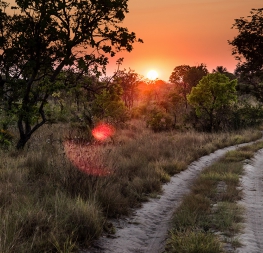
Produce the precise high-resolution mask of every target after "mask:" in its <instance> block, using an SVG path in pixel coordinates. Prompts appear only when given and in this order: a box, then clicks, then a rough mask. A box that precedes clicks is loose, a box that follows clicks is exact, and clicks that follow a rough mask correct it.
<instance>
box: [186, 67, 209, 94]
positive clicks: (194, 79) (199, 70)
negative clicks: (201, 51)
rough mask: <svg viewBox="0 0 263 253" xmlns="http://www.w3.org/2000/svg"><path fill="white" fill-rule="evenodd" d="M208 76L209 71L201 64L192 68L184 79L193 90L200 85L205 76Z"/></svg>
mask: <svg viewBox="0 0 263 253" xmlns="http://www.w3.org/2000/svg"><path fill="white" fill-rule="evenodd" d="M207 74H208V70H207V68H206V65H205V64H203V63H201V64H200V65H198V66H193V67H191V68H190V70H189V71H188V72H187V73H186V75H185V77H184V79H185V81H186V82H187V83H188V85H189V86H190V87H191V89H192V88H193V87H195V86H196V85H197V84H198V83H199V81H200V80H201V79H202V78H203V76H206V75H207ZM190 91H191V90H190Z"/></svg>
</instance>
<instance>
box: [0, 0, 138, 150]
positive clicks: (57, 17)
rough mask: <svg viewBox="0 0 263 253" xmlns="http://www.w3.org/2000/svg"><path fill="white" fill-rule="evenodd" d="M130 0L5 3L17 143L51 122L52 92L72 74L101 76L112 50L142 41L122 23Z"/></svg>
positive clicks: (5, 77)
mask: <svg viewBox="0 0 263 253" xmlns="http://www.w3.org/2000/svg"><path fill="white" fill-rule="evenodd" d="M127 2H128V0H104V1H100V0H83V1H79V0H52V1H51V0H45V1H44V0H35V1H33V0H31V1H28V0H16V4H17V6H16V7H15V8H16V11H15V13H14V14H12V15H10V14H8V13H7V11H5V8H2V9H0V20H1V22H0V76H1V77H0V99H1V106H2V107H4V109H5V110H8V111H9V112H10V113H12V114H13V115H16V117H17V126H18V130H19V134H20V138H19V140H18V143H17V148H23V147H24V145H25V144H26V142H27V141H28V140H29V139H30V137H31V135H32V134H33V133H34V132H35V131H36V130H37V129H39V128H40V127H41V126H42V125H43V124H44V123H46V121H47V119H46V115H45V105H46V104H47V103H48V98H49V97H50V95H52V93H53V92H55V91H58V90H61V89H63V88H65V87H68V86H69V85H70V77H71V76H72V74H74V76H75V77H76V78H78V77H79V78H80V77H81V76H83V75H87V76H92V75H95V76H97V77H99V76H100V74H101V73H102V72H105V66H106V65H107V63H108V58H107V55H110V56H114V55H115V54H116V53H117V52H119V51H121V50H127V51H131V50H132V49H133V47H132V45H133V43H134V42H136V41H139V42H142V40H141V39H137V38H136V35H135V33H133V32H131V33H130V32H129V31H128V29H127V28H125V27H121V26H120V25H119V24H120V23H121V22H122V21H123V19H124V18H125V14H126V13H127V12H128V6H127ZM16 13H18V14H16ZM62 71H63V72H62Z"/></svg>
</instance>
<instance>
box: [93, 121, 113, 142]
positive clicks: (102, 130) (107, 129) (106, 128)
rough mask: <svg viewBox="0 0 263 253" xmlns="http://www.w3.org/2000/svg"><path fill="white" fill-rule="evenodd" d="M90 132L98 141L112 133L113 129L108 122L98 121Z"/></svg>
mask: <svg viewBox="0 0 263 253" xmlns="http://www.w3.org/2000/svg"><path fill="white" fill-rule="evenodd" d="M91 132H92V135H93V136H94V138H95V139H97V140H98V141H104V140H106V139H107V138H109V137H111V136H112V135H113V134H114V132H115V129H114V127H113V126H111V125H109V124H106V123H100V124H99V125H97V126H96V127H95V128H94V129H93V130H92V131H91Z"/></svg>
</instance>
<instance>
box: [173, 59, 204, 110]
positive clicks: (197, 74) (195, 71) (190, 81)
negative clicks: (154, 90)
mask: <svg viewBox="0 0 263 253" xmlns="http://www.w3.org/2000/svg"><path fill="white" fill-rule="evenodd" d="M207 73H208V70H207V68H206V66H205V65H204V64H201V65H199V66H193V67H190V66H189V65H180V66H177V67H175V68H174V70H173V72H172V74H171V76H170V78H169V81H170V82H171V83H173V84H175V87H176V90H177V93H178V94H179V95H180V96H181V97H182V99H183V100H184V102H185V107H186V108H187V95H188V94H189V93H190V92H191V89H192V88H193V87H194V86H196V85H197V84H198V82H199V81H200V80H201V79H202V77H203V76H205V75H206V74H207Z"/></svg>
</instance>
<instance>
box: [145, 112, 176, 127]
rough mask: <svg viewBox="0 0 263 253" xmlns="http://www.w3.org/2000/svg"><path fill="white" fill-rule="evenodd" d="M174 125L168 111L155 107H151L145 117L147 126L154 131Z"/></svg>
mask: <svg viewBox="0 0 263 253" xmlns="http://www.w3.org/2000/svg"><path fill="white" fill-rule="evenodd" d="M173 126H174V122H173V118H172V117H171V115H169V114H168V113H166V112H164V111H161V110H159V109H157V108H155V109H153V110H152V111H151V112H150V114H149V118H148V119H147V127H150V128H151V129H152V130H153V131H154V132H160V131H167V130H170V129H172V128H173Z"/></svg>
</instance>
